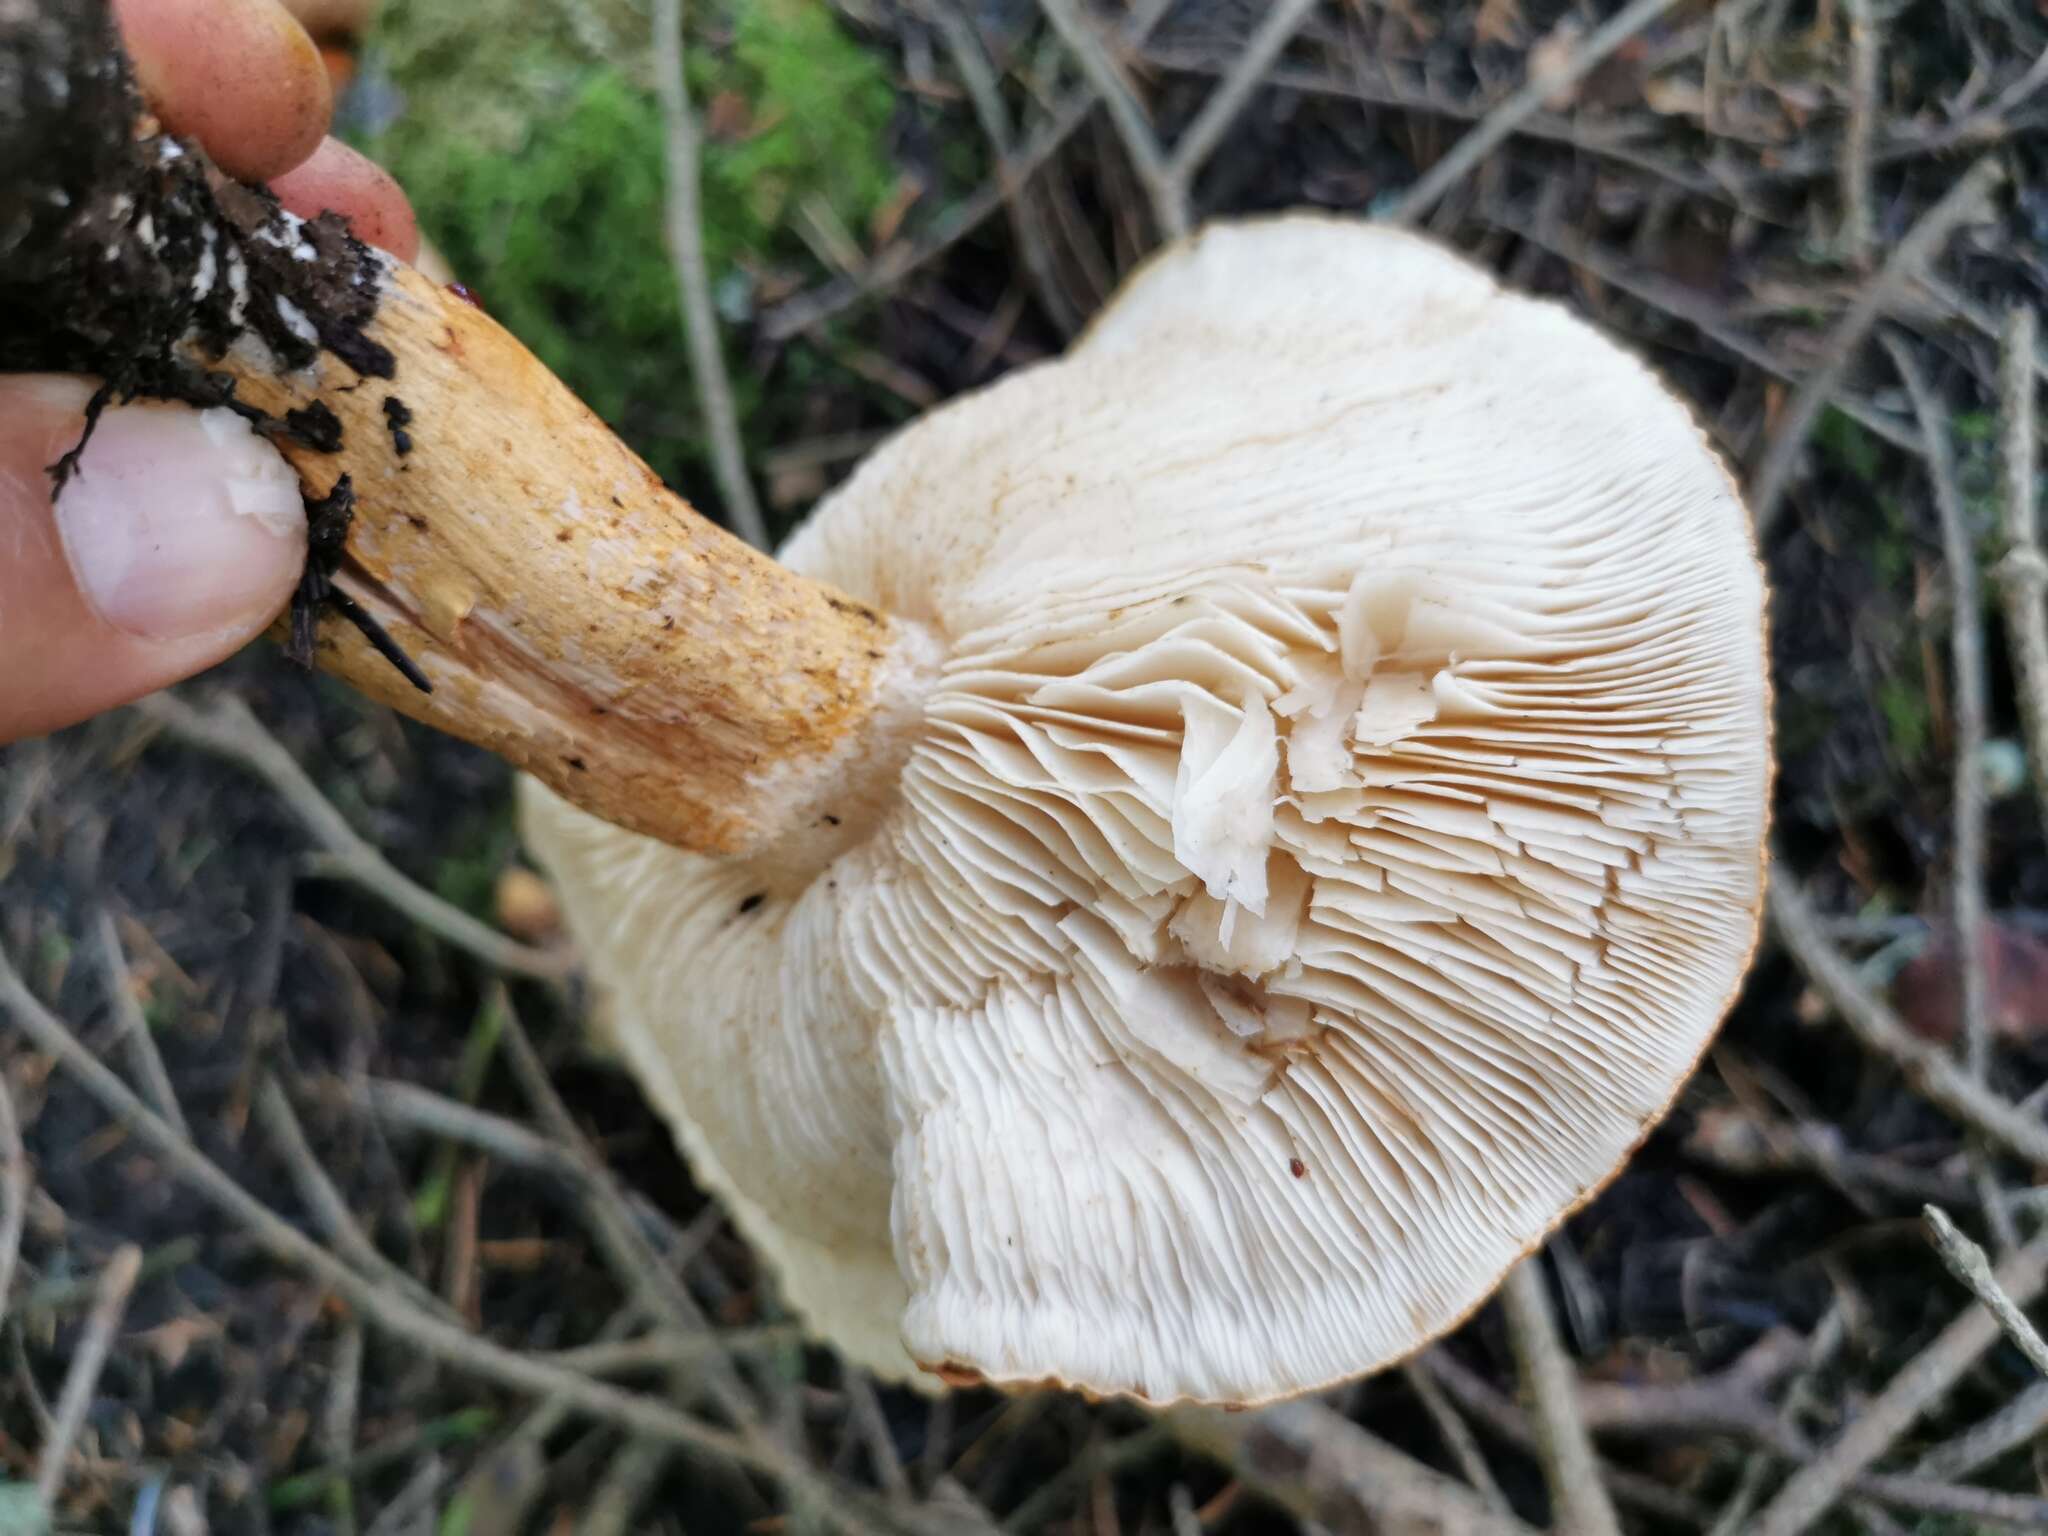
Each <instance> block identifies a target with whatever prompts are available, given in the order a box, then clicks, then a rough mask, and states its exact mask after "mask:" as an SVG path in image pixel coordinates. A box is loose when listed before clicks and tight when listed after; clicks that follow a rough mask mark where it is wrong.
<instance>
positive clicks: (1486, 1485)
mask: <svg viewBox="0 0 2048 1536" xmlns="http://www.w3.org/2000/svg"><path fill="white" fill-rule="evenodd" d="M1401 1376H1402V1378H1403V1379H1404V1380H1405V1381H1406V1382H1407V1383H1408V1386H1409V1388H1410V1389H1411V1390H1412V1391H1413V1392H1414V1393H1415V1395H1416V1396H1417V1397H1418V1398H1420V1399H1421V1400H1422V1408H1423V1412H1425V1413H1427V1414H1428V1415H1429V1421H1430V1423H1432V1424H1434V1425H1435V1426H1436V1432H1437V1435H1438V1437H1439V1438H1441V1439H1442V1441H1443V1443H1444V1446H1445V1448H1446V1449H1448V1450H1449V1451H1450V1453H1451V1459H1452V1460H1453V1461H1455V1462H1457V1464H1458V1470H1459V1471H1460V1472H1462V1473H1464V1474H1465V1481H1466V1482H1468V1483H1470V1484H1471V1485H1472V1487H1473V1490H1474V1491H1475V1492H1477V1493H1478V1495H1479V1497H1480V1498H1482V1499H1484V1500H1486V1506H1487V1508H1489V1509H1491V1510H1492V1511H1493V1512H1494V1513H1495V1514H1500V1515H1506V1514H1512V1513H1513V1510H1512V1509H1511V1508H1510V1507H1509V1505H1508V1499H1507V1495H1506V1494H1504V1493H1502V1492H1501V1491H1500V1483H1499V1482H1498V1481H1497V1480H1496V1479H1495V1478H1494V1475H1493V1468H1492V1467H1490V1466H1488V1465H1487V1464H1486V1453H1485V1452H1484V1451H1482V1450H1480V1448H1479V1440H1478V1438H1477V1437H1476V1436H1475V1435H1474V1434H1473V1433H1472V1426H1471V1425H1469V1424H1467V1423H1466V1422H1465V1420H1464V1417H1463V1415H1461V1414H1460V1413H1459V1412H1458V1406H1457V1404H1455V1403H1453V1402H1452V1401H1451V1400H1450V1399H1449V1398H1448V1397H1446V1396H1444V1389H1443V1388H1442V1387H1440V1386H1438V1385H1437V1384H1436V1378H1435V1377H1434V1376H1432V1375H1430V1374H1429V1372H1428V1371H1426V1370H1424V1369H1423V1368H1422V1367H1421V1366H1420V1365H1418V1364H1416V1363H1415V1362H1414V1361H1413V1360H1410V1361H1407V1362H1406V1363H1404V1364H1403V1365H1402V1367H1401Z"/></svg>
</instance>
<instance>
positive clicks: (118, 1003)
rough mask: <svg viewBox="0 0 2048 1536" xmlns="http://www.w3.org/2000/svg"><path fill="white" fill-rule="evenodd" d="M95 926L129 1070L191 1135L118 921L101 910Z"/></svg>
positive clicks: (152, 1100)
mask: <svg viewBox="0 0 2048 1536" xmlns="http://www.w3.org/2000/svg"><path fill="white" fill-rule="evenodd" d="M92 926H93V943H94V945H95V947H96V948H97V949H98V950H99V959H100V968H101V970H103V971H104V972H105V973H106V978H107V1002H108V1005H109V1006H110V1007H112V1009H113V1010H114V1021H115V1023H117V1024H118V1025H119V1026H120V1029H121V1047H122V1050H123V1051H124V1052H125V1054H126V1055H127V1057H128V1067H129V1070H130V1071H132V1072H133V1073H134V1074H135V1078H136V1081H137V1082H139V1083H140V1084H141V1085H142V1092H143V1096H144V1097H145V1098H147V1099H148V1100H149V1102H150V1104H151V1105H152V1106H153V1107H154V1108H155V1109H156V1112H157V1113H158V1114H160V1115H162V1116H163V1117H164V1118H165V1119H166V1120H168V1121H170V1122H171V1124H173V1125H175V1126H176V1127H177V1128H178V1129H179V1130H180V1131H183V1132H185V1134H187V1135H190V1134H191V1128H190V1127H189V1126H187V1125H186V1124H185V1116H184V1113H183V1112H182V1111H181V1110H180V1109H179V1108H178V1096H177V1094H175V1093H174V1092H172V1091H171V1075H170V1073H169V1072H167V1071H166V1070H165V1069H164V1059H163V1056H162V1055H161V1054H160V1053H159V1052H158V1051H157V1048H156V1040H155V1038H154V1037H153V1036H152V1035H151V1034H150V1032H149V1020H148V1019H146V1018H144V1017H143V1015H142V1004H141V1002H140V1001H139V1000H138V999H137V998H136V996H135V983H134V978H133V977H132V976H131V975H130V974H129V971H128V957H127V956H126V955H125V954H123V953H122V952H121V937H120V935H119V934H117V933H116V932H115V931H114V919H113V917H112V915H111V914H109V913H108V912H107V911H106V909H105V908H101V909H100V911H99V912H98V914H97V915H96V916H95V918H94V920H93V925H92Z"/></svg>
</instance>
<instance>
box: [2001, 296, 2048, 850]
mask: <svg viewBox="0 0 2048 1536" xmlns="http://www.w3.org/2000/svg"><path fill="white" fill-rule="evenodd" d="M2040 328H2041V321H2040V314H2039V312H2038V311H2037V310H2035V309H2034V307H2033V306H2032V305H2029V304H2018V305H2015V306H2014V307H2013V309H2012V312H2011V313H2010V314H2009V315H2007V316H2006V322H2005V331H2004V334H2003V335H2002V336H2001V337H2000V350H1999V369H1998V377H1999V415H2000V417H2001V418H2002V420H2001V423H2000V424H2001V427H2002V429H2003V430H2002V435H2001V439H2000V441H2001V442H2002V444H2003V447H2004V452H2003V455H2002V457H2003V467H2004V471H2005V474H2004V498H2003V510H2004V514H2005V520H2004V526H2005V546H2006V552H2005V558H2004V559H2003V560H2001V561H2000V562H1999V565H1998V573H1997V574H1998V583H1999V589H2000V591H2001V592H2002V594H2003V595H2004V598H2005V627H2006V633H2007V636H2008V638H2009V640H2010V643H2011V646H2012V661H2013V671H2014V674H2015V684H2016V687H2015V691H2016V692H2017V694H2018V695H2019V706H2020V722H2021V724H2022V726H2023V727H2024V728H2025V731H2026V737H2027V767H2028V770H2029V772H2030V773H2031V774H2032V775H2033V780H2034V799H2035V801H2036V803H2037V804H2038V805H2039V807H2040V811H2041V817H2042V822H2043V824H2044V826H2048V606H2044V598H2048V557H2044V556H2043V554H2042V552H2041V509H2040V494H2039V491H2038V489H2037V482H2038V479H2039V474H2038V470H2037V465H2038V462H2039V460H2038V457H2037V455H2038V453H2039V443H2038V439H2037V438H2036V436H2035V425H2034V423H2035V411H2034V400H2035V388H2034V369H2035V352H2036V350H2037V341H2038V336H2039V333H2040Z"/></svg>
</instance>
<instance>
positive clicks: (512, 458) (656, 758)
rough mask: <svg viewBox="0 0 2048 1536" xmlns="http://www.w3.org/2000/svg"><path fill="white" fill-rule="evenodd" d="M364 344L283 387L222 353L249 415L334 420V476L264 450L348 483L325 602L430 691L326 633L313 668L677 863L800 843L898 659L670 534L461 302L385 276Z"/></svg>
mask: <svg viewBox="0 0 2048 1536" xmlns="http://www.w3.org/2000/svg"><path fill="white" fill-rule="evenodd" d="M365 334H366V335H367V336H369V337H370V338H371V339H373V340H375V341H377V342H380V343H382V344H383V345H384V346H385V347H386V348H388V349H389V350H390V352H391V353H392V355H393V357H394V358H395V360H396V366H395V369H394V372H393V376H392V377H391V378H389V379H379V378H364V377H359V376H358V375H357V374H356V373H355V371H354V370H353V369H351V368H350V367H349V366H348V365H347V364H346V363H343V362H342V361H341V360H340V359H338V358H336V357H335V356H334V355H333V354H332V353H330V352H326V351H323V352H322V353H321V354H320V356H319V357H318V359H317V360H316V361H315V362H314V363H313V364H312V365H311V366H310V367H309V368H307V369H304V370H301V371H299V372H296V373H292V374H288V375H284V376H280V375H278V374H277V372H276V371H275V369H274V368H272V367H268V366H265V365H264V364H265V362H267V360H266V359H259V358H256V357H253V356H252V355H249V354H250V351H251V349H247V348H238V349H237V351H236V352H235V353H233V354H231V355H230V357H229V358H228V359H227V362H226V365H225V366H226V367H227V368H228V369H229V371H230V372H232V373H233V374H234V375H235V378H236V384H237V389H238V393H239V396H240V398H241V399H243V400H244V401H246V402H248V403H250V404H252V405H255V406H258V407H260V408H261V409H263V410H265V411H268V412H271V413H272V414H274V415H280V416H281V415H282V414H283V413H284V412H285V411H286V410H287V409H289V408H294V407H303V406H305V405H306V404H308V403H309V402H310V401H313V400H318V401H320V402H322V403H324V404H325V405H326V406H327V407H328V409H330V410H331V411H333V413H334V414H335V416H336V417H337V418H338V419H339V421H340V423H341V429H342V445H341V448H340V450H339V451H338V452H333V453H325V452H320V451H318V450H317V449H314V448H310V447H306V446H304V445H303V444H299V443H294V442H292V441H289V440H287V441H284V442H282V443H281V444H280V446H281V447H282V448H283V449H284V452H285V454H286V456H287V457H288V458H289V459H291V460H292V462H293V464H294V466H295V467H296V468H297V469H298V470H299V473H300V476H301V478H302V480H303V481H304V483H305V486H306V489H307V492H308V494H309V495H313V496H320V495H324V494H326V493H327V492H328V491H329V490H330V489H331V488H332V487H333V485H334V483H335V481H336V480H337V479H339V477H340V476H341V475H342V474H343V473H347V474H348V475H349V476H350V478H351V483H352V485H353V488H354V491H355V495H356V511H355V517H354V522H353V524H352V526H351V528H350V532H349V538H348V545H347V558H346V560H345V562H344V564H343V567H342V572H341V575H340V578H339V585H340V586H341V587H342V588H343V589H344V590H345V591H346V592H347V593H348V594H349V595H350V596H352V597H353V598H354V599H355V600H356V601H357V602H358V603H360V604H361V605H362V606H363V607H364V608H365V609H366V610H368V611H369V612H370V613H371V614H372V615H373V616H374V617H375V618H376V619H377V620H378V621H379V622H380V623H381V624H382V625H383V626H384V628H385V629H386V630H387V631H388V632H389V633H390V635H391V637H392V639H393V640H395V641H396V642H397V643H398V645H399V646H401V647H402V648H403V649H404V650H405V651H406V652H407V653H408V654H409V655H410V656H411V657H412V659H413V660H414V661H415V662H416V663H417V664H418V666H419V667H420V669H421V670H422V671H423V672H424V673H425V674H426V676H427V678H428V679H429V680H430V681H431V682H432V683H433V691H432V692H431V693H422V692H420V691H418V690H417V689H415V688H414V687H413V686H412V684H410V683H409V682H408V681H407V680H406V679H405V678H404V677H403V676H402V675H401V674H400V673H399V672H398V671H397V670H395V669H394V668H393V667H392V666H391V664H390V663H389V662H387V661H386V660H385V659H384V658H383V657H381V656H379V655H378V654H377V652H376V651H375V650H374V649H373V648H372V647H371V646H370V645H369V644H368V642H367V641H365V640H364V639H363V637H362V636H361V635H360V634H358V633H357V632H356V631H355V630H354V629H353V628H352V627H350V626H349V625H347V624H345V623H343V622H341V621H340V620H339V619H338V618H335V617H331V616H330V617H327V618H324V619H323V620H322V622H321V626H320V630H319V636H318V642H317V648H316V660H317V663H318V665H320V666H321V667H322V668H324V669H325V670H327V671H329V672H332V673H333V674H335V675H336V676H338V677H340V678H342V679H343V680H344V681H346V682H348V683H350V684H351V685H352V686H354V687H357V688H360V689H361V690H363V691H364V692H365V693H368V694H370V695H371V696H373V697H375V698H378V699H381V700H383V701H384V702H386V703H388V704H391V705H392V706H394V707H395V708H397V709H399V710H401V711H403V712H404V713H406V714H408V715H411V716H413V717H414V718H415V719H418V720H422V721H424V722H426V723H427V724H429V725H433V726H436V727H438V728H439V729H441V730H444V731H448V732H450V733H452V734H454V735H456V736H460V737H462V738H463V739H464V740H467V741H472V742H475V743H478V744H479V745H482V746H484V747H487V748H489V749H490V750H492V751H493V752H496V753H498V754H499V755H500V756H503V757H505V758H507V759H509V760H510V761H511V762H512V763H514V764H515V765H517V766H518V767H521V768H524V769H526V770H527V771H528V772H530V773H532V774H534V775H535V776H536V777H537V778H539V779H541V780H542V781H544V782H545V783H547V784H548V785H549V786H551V787H552V788H554V789H555V790H556V791H557V792H558V793H560V794H561V795H563V796H564V797H565V798H567V799H569V800H571V801H573V802H575V803H576V804H578V805H581V806H583V807H584V808H585V809H587V810H590V811H592V812H594V813H595V814H597V815H599V816H602V817H604V818H605V819H606V820H608V821H610V822H612V823H614V824H616V825H618V826H622V827H626V828H628V829H630V830H632V831H636V832H643V833H646V834H648V835H650V836H653V837H657V838H660V839H661V840H663V841H665V842H668V843H672V844H675V845H677V846H679V847H684V848H690V849H694V850H697V851H699V852H705V853H739V852H747V851H752V850H755V849H758V848H761V847H763V846H764V845H766V844H768V843H770V842H773V841H775V840H777V839H778V838H781V837H784V836H785V835H786V834H788V833H790V832H791V831H792V830H796V829H800V828H801V827H802V826H804V825H805V824H806V823H807V822H808V821H809V820H812V819H815V818H816V815H817V808H818V807H819V806H820V805H822V803H823V802H824V800H825V799H826V798H827V797H829V796H830V795H831V794H833V793H834V792H836V791H837V790H838V789H839V788H840V786H839V785H837V784H836V783H835V780H837V779H838V778H840V777H841V776H842V774H843V772H844V770H845V767H846V765H847V764H848V763H849V761H852V760H856V759H861V758H866V757H869V756H871V755H872V754H871V753H869V751H868V749H867V747H866V746H865V745H864V744H863V740H862V736H863V727H864V725H865V724H866V723H868V722H869V720H870V717H871V716H872V715H873V713H874V712H875V710H876V708H877V705H878V702H881V703H882V707H883V708H884V709H886V708H887V707H888V706H887V703H886V701H887V700H890V699H897V700H899V701H905V700H907V698H908V694H909V692H910V691H911V690H909V689H907V688H906V686H905V685H906V683H907V682H908V681H909V678H908V676H907V674H908V673H909V672H911V671H914V666H913V664H912V663H911V662H910V661H909V660H908V659H907V658H908V656H909V655H910V654H911V653H913V652H914V651H915V650H916V649H917V647H916V645H915V642H914V639H912V638H911V637H907V636H906V635H905V634H904V632H903V631H902V629H901V627H900V626H897V625H895V624H892V622H891V621H890V620H889V619H888V617H886V616H885V615H883V614H882V613H880V612H878V611H877V610H875V609H874V608H872V607H870V606H868V605H866V604H863V603H860V602H856V601H854V600H853V599H851V598H848V597H845V596H843V595H841V594H839V593H838V592H836V591H834V590H832V589H831V588H829V587H826V586H825V585H823V584H821V583H819V582H815V581H811V580H808V579H806V578H803V577H800V576H797V575H795V574H794V573H792V572H790V571H788V570H785V569H784V568H783V567H781V566H779V565H777V564H776V563H775V562H774V561H772V560H770V559H769V558H767V557H766V556H764V555H762V554H759V553H757V552H756V551H755V550H753V549H752V548H750V547H748V546H747V545H745V544H743V543H741V542H740V541H739V540H738V539H736V538H734V537H732V536H731V535H730V534H727V533H726V532H724V531H723V530H722V529H720V528H718V527H716V526H715V525H713V524H712V523H710V522H708V521H707V520H705V519H704V518H703V517H700V516H699V515H698V514H697V513H695V512H694V511H692V510H691V508H690V507H689V506H688V505H687V504H686V503H685V502H683V501H682V500H681V499H680V498H679V497H677V496H676V495H674V494H673V493H672V492H670V491H669V490H668V489H667V488H666V487H665V486H663V484H662V483H661V480H660V478H659V477H658V476H657V475H656V474H655V473H654V472H653V471H652V470H651V469H649V468H648V467H647V465H646V464H645V463H643V462H642V461H641V460H640V459H639V458H638V457H637V456H636V455H635V454H634V453H633V452H632V451H631V450H630V449H628V448H627V447H626V446H625V445H624V444H623V443H621V442H620V441H619V440H618V439H617V438H616V437H615V436H614V435H613V434H612V432H611V431H610V429H608V428H607V427H606V426H605V425H604V423H603V422H601V421H599V420H598V418H597V417H596V416H595V415H594V414H593V413H592V412H591V411H590V409H589V408H588V407H587V406H585V405H584V404H583V403H582V402H581V401H580V400H578V399H577V398H576V397H575V396H574V395H573V394H572V393H570V391H569V389H568V388H567V387H566V386H565V385H563V384H562V383H561V381H560V380H558V379H556V378H555V377H554V375H553V374H551V373H550V372H549V371H548V370H547V369H546V368H545V367H544V366H543V365H542V364H541V363H540V362H539V360H537V359H536V358H535V357H534V356H533V355H532V354H531V353H529V352H528V351H527V350H526V349H525V347H523V346H522V345H521V344H520V343H519V342H518V341H517V340H515V339H514V338H513V337H512V336H511V335H510V334H509V333H507V332H506V331H505V330H504V329H503V328H502V327H501V326H499V325H498V324H497V323H496V322H494V321H493V320H491V319H490V317H489V316H488V315H486V314H485V313H484V312H483V311H482V310H481V309H479V308H478V307H476V305H474V304H473V303H471V302H469V301H468V300H467V299H465V298H464V297H462V296H460V295H458V294H456V293H453V292H450V291H449V290H447V289H444V288H442V287H440V286H439V285H437V284H435V283H433V282H431V281H429V280H428V279H426V278H424V277H422V276H421V275H420V274H418V273H417V272H414V271H412V270H410V269H408V268H403V267H398V268H395V269H394V272H393V275H392V277H391V278H390V280H389V283H388V286H387V288H386V291H385V293H384V295H383V297H382V299H381V301H380V303H379V306H378V309H377V312H376V315H375V317H374V319H373V321H372V322H371V324H370V325H369V326H368V327H367V328H366V333H365ZM387 400H395V401H397V402H399V403H400V405H402V407H403V412H402V413H401V414H403V415H404V416H406V417H407V418H408V419H407V420H406V422H405V425H404V427H403V432H404V434H405V435H406V437H407V438H408V439H409V444H410V446H409V449H408V451H406V452H403V453H401V452H400V451H399V436H398V433H397V432H396V431H394V429H393V423H392V416H391V414H390V412H389V410H388V409H387V406H386V401H387Z"/></svg>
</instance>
